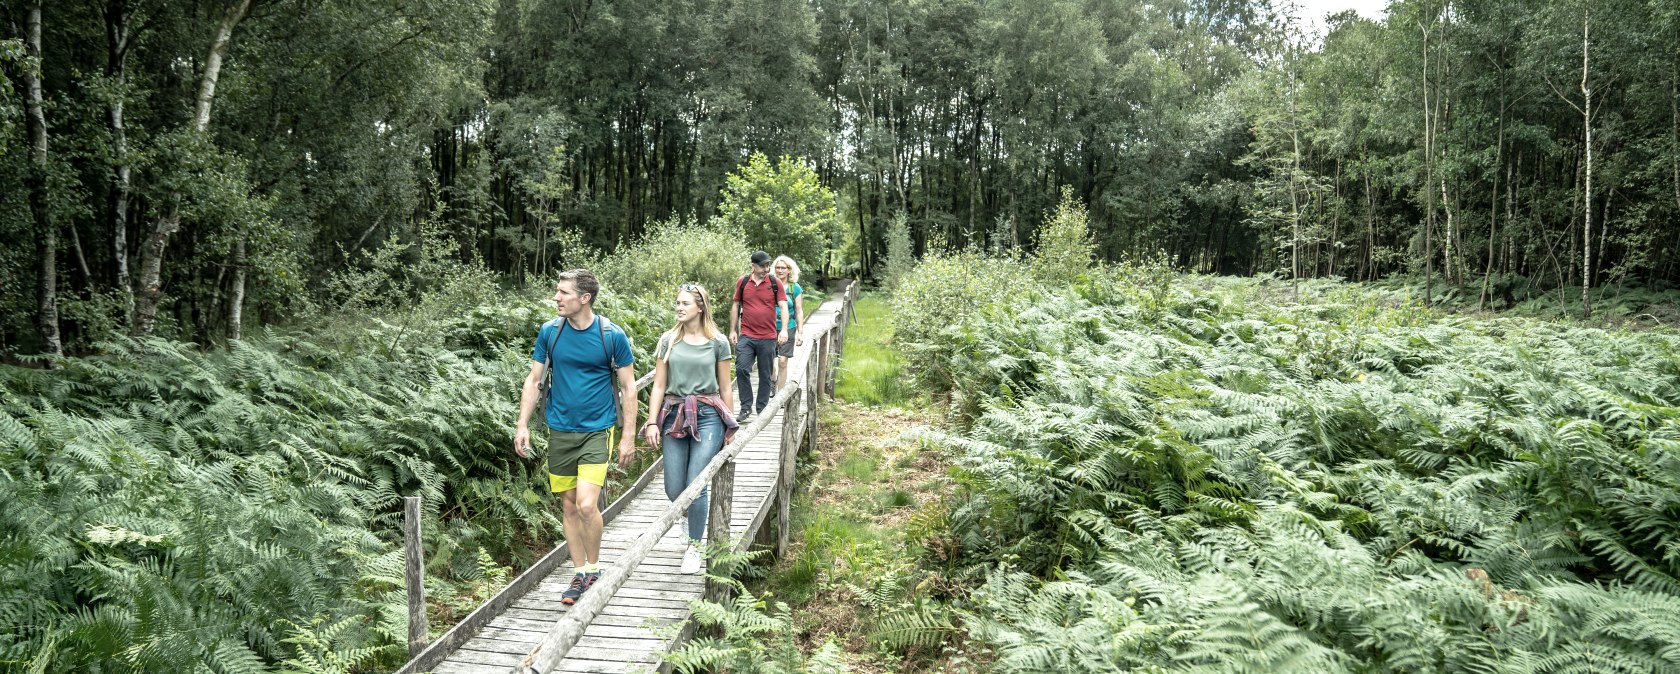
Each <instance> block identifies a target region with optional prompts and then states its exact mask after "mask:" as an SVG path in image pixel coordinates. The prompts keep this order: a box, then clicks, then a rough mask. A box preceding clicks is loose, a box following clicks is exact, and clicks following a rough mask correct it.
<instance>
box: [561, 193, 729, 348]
mask: <svg viewBox="0 0 1680 674" xmlns="http://www.w3.org/2000/svg"><path fill="white" fill-rule="evenodd" d="M749 252H750V251H748V250H747V247H746V244H744V243H742V239H741V232H740V230H739V229H737V228H735V227H733V226H730V225H728V224H725V223H719V222H717V221H713V223H712V224H710V225H707V226H700V225H696V224H691V223H686V222H684V221H682V220H680V219H672V220H668V221H665V222H662V223H657V224H655V225H653V226H652V227H649V228H648V231H647V233H646V234H645V235H644V236H643V237H642V238H641V239H640V240H638V241H637V242H636V243H634V244H632V245H629V246H625V247H624V248H621V249H619V250H618V251H616V252H614V253H613V254H611V255H608V256H604V257H602V258H601V259H600V260H599V261H597V262H596V263H595V266H594V269H595V273H596V275H598V276H600V277H601V294H602V295H603V298H604V299H606V298H610V299H611V300H612V301H613V302H617V303H619V305H620V306H624V307H628V308H629V310H628V311H624V310H620V311H618V312H615V313H609V315H612V316H613V320H618V315H619V314H630V315H638V316H639V315H644V314H645V315H650V316H659V317H660V318H659V321H658V322H657V323H656V324H655V325H649V326H647V327H648V328H649V329H650V330H651V331H649V332H645V333H643V332H638V333H636V334H648V335H650V336H651V335H657V334H658V333H659V332H663V331H664V330H666V329H669V328H670V327H671V323H672V322H673V321H675V320H676V319H675V314H673V313H672V310H671V302H672V301H673V300H674V299H675V297H676V292H677V286H678V285H680V284H682V283H691V282H692V283H699V284H700V285H701V286H703V287H705V288H706V291H707V292H708V293H711V296H712V317H713V318H714V319H717V320H718V321H719V322H718V325H719V327H720V328H723V329H727V327H728V323H727V322H726V321H727V320H728V316H729V298H730V297H732V296H733V294H734V292H735V280H736V279H738V278H740V277H741V275H742V274H745V273H747V272H748V271H749V269H750V267H751V265H750V264H749V263H748V261H747V256H748V255H749ZM603 313H606V309H605V307H603ZM638 327H640V326H638ZM650 339H651V337H650ZM647 346H648V348H649V349H651V348H652V347H653V344H652V343H651V342H650V343H649V344H648V345H647Z"/></svg>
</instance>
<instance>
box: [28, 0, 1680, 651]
mask: <svg viewBox="0 0 1680 674" xmlns="http://www.w3.org/2000/svg"><path fill="white" fill-rule="evenodd" d="M1318 19H1322V20H1318ZM0 22H3V24H4V25H0V70H3V71H4V73H5V77H6V86H4V87H0V672H20V673H22V672H31V673H34V672H59V671H67V672H68V671H75V672H94V673H97V674H105V673H115V672H123V673H130V672H159V673H161V672H214V673H217V674H228V673H233V672H250V673H258V672H263V673H271V672H272V673H282V672H283V673H286V674H292V673H298V674H303V673H309V674H329V673H330V674H352V673H355V674H360V673H362V672H372V671H390V670H392V669H393V668H395V667H396V666H398V665H400V664H401V663H402V662H403V661H404V658H405V651H404V648H403V647H404V636H405V634H406V631H407V628H408V622H407V621H408V616H407V614H406V612H405V608H406V606H405V604H404V601H405V597H404V594H403V582H404V581H403V569H402V536H401V533H400V532H399V531H398V530H397V524H398V522H399V521H400V519H401V506H400V498H401V496H405V495H420V496H422V497H423V499H424V502H425V512H424V520H425V526H426V529H425V531H426V534H425V539H424V541H423V547H424V549H425V550H426V551H427V555H428V556H427V568H426V574H427V580H426V590H427V595H428V597H430V600H431V603H430V604H428V607H429V610H430V613H429V615H428V618H429V620H430V624H431V626H432V629H433V633H434V634H435V633H437V631H438V630H439V628H440V627H441V628H443V629H447V627H448V626H449V625H450V624H453V622H454V621H457V620H459V619H460V618H461V616H462V615H464V614H465V613H466V612H467V611H470V610H471V609H472V608H473V607H474V606H476V605H478V604H480V603H482V602H483V601H484V600H485V598H486V597H488V596H489V595H490V594H492V593H494V592H495V591H496V590H497V589H498V588H499V587H500V586H501V585H502V584H504V583H506V582H507V580H508V578H509V576H510V574H513V573H516V572H517V571H518V570H520V569H522V568H524V567H526V566H528V565H529V564H530V563H531V562H532V560H533V559H534V557H535V556H536V555H538V554H541V553H542V552H544V551H545V550H547V549H549V548H550V547H551V546H554V545H557V542H556V536H557V532H558V530H559V528H560V526H559V525H560V523H559V517H558V510H557V507H556V506H554V504H553V503H552V502H551V499H549V498H548V497H547V496H546V495H545V494H543V493H540V492H541V490H542V485H543V484H545V482H544V478H543V476H542V475H541V470H540V468H538V466H537V464H535V463H521V462H519V461H517V460H516V459H515V458H514V456H513V455H512V453H511V452H510V451H508V448H507V447H506V444H507V438H508V437H510V434H511V425H512V423H513V421H514V418H513V415H514V409H515V407H514V406H515V405H516V403H517V397H518V391H517V382H518V380H519V378H520V377H521V376H522V373H523V372H524V370H525V369H526V368H527V367H528V364H529V353H530V351H529V348H530V342H529V340H530V337H531V335H532V333H533V331H534V329H535V326H536V325H538V324H539V323H540V322H541V321H543V320H546V319H547V318H550V317H552V308H551V307H550V306H548V305H547V304H545V303H544V298H546V297H547V296H548V294H549V293H550V292H551V291H552V288H551V287H550V284H549V281H550V280H551V279H552V278H553V276H554V275H555V274H556V273H557V272H559V271H562V270H564V269H567V268H572V267H578V266H585V267H589V268H592V269H594V270H596V271H597V272H599V274H600V276H601V279H602V281H603V287H604V288H605V291H604V293H603V295H602V297H601V298H600V300H601V301H600V310H601V312H602V313H603V314H604V315H608V316H611V317H612V320H613V321H615V322H616V323H618V324H620V325H622V326H623V327H624V328H625V329H626V330H627V332H628V333H629V334H630V335H632V337H633V341H634V344H635V348H636V350H637V355H638V356H639V357H641V358H642V359H645V358H646V356H647V353H646V352H647V350H648V349H649V348H650V347H651V346H652V344H653V335H656V334H657V333H658V331H660V330H662V329H664V328H665V327H667V326H668V325H669V321H670V320H671V313H670V311H671V310H670V301H671V298H670V297H669V294H668V291H669V289H670V288H673V287H675V285H676V284H677V283H680V282H689V281H693V282H699V283H701V284H703V285H705V286H707V287H709V288H712V289H713V293H714V295H715V294H716V293H717V292H718V289H722V288H726V287H728V286H729V284H731V283H732V282H733V280H734V279H735V278H736V276H737V275H739V274H740V273H742V272H743V271H745V268H744V267H745V260H746V257H747V252H748V251H751V250H754V249H759V248H763V249H768V250H772V251H775V252H778V253H780V252H786V253H788V254H790V255H792V256H793V257H794V258H796V259H797V260H799V261H800V263H801V264H802V265H804V267H805V274H806V276H807V277H808V279H809V281H808V283H807V285H808V286H809V288H810V290H811V292H812V295H813V297H812V298H811V299H810V300H807V301H808V302H811V303H813V304H814V303H817V302H820V300H821V299H822V296H823V290H822V289H821V286H823V285H824V284H823V281H825V280H829V279H837V278H842V277H847V278H853V279H858V280H859V281H861V282H863V283H864V284H865V286H866V287H867V288H868V290H867V291H866V294H865V297H864V300H862V301H861V303H860V306H861V307H864V309H862V310H861V311H862V312H863V313H865V314H868V315H869V316H870V317H871V320H873V321H875V322H874V323H870V324H867V325H866V327H860V328H856V331H857V334H858V335H859V336H858V337H857V338H856V340H857V341H856V344H857V346H856V347H854V348H851V350H849V351H848V352H847V353H846V354H845V360H843V361H842V364H841V366H840V370H841V374H840V375H839V377H840V379H841V381H840V383H839V386H838V388H839V391H840V393H839V394H837V396H838V398H839V399H840V400H842V401H843V402H844V404H843V405H835V406H834V409H833V410H831V411H830V412H827V413H825V414H826V415H828V416H825V417H824V418H823V419H822V424H823V428H824V430H823V432H824V433H830V434H832V436H833V437H834V438H836V446H837V449H836V452H837V454H836V455H835V456H832V457H823V456H818V457H814V458H811V459H809V461H811V462H812V463H811V464H801V466H800V469H799V470H800V471H801V478H802V480H803V481H804V482H803V483H802V486H801V489H806V488H810V495H809V496H806V497H803V498H805V499H806V500H805V501H803V502H802V504H803V507H802V509H801V511H800V512H799V513H796V515H795V517H796V519H795V520H794V522H793V524H794V528H795V529H796V534H795V538H796V544H795V547H794V550H795V552H794V553H791V554H790V558H789V559H786V560H779V561H777V562H776V563H775V566H768V567H763V566H751V565H749V566H748V567H747V570H746V571H744V572H743V573H744V574H746V575H747V576H751V578H749V579H748V582H747V584H745V585H742V586H741V587H742V588H744V589H746V592H744V593H743V594H741V595H740V596H739V597H738V598H736V599H732V600H729V601H728V602H726V603H725V604H722V605H714V606H711V608H710V610H707V611H702V612H701V613H700V615H703V616H706V617H708V619H710V620H711V621H712V624H711V625H709V627H710V628H713V630H714V631H713V632H712V634H714V636H713V637H708V638H705V639H701V640H698V641H696V642H693V643H692V644H690V647H689V648H687V649H686V650H683V651H680V652H678V653H674V654H672V655H671V656H670V660H669V662H671V663H672V664H673V665H674V666H676V667H677V669H679V670H681V671H685V672H686V671H706V670H718V669H725V670H728V671H735V672H790V673H791V672H838V671H846V669H847V668H848V667H860V668H861V669H863V670H864V671H870V672H875V671H894V672H923V671H953V672H977V671H995V672H1063V671H1079V672H1106V671H1113V672H1122V671H1155V672H1177V671H1185V672H1237V671H1254V672H1283V671H1312V672H1336V671H1350V672H1443V673H1444V672H1462V671H1486V672H1534V673H1541V672H1601V671H1603V672H1650V671H1665V672H1666V671H1680V650H1677V648H1676V647H1675V644H1676V643H1680V623H1677V622H1676V621H1677V620H1680V619H1677V617H1676V616H1680V599H1677V597H1680V547H1677V546H1680V543H1677V541H1680V530H1676V524H1675V523H1676V522H1680V483H1677V481H1676V477H1675V476H1676V475H1680V463H1677V458H1676V452H1677V451H1680V412H1677V409H1680V407H1677V405H1680V402H1677V401H1680V342H1676V339H1675V337H1674V332H1673V326H1674V324H1675V323H1676V321H1680V302H1677V301H1676V300H1675V297H1676V296H1680V292H1676V290H1677V289H1676V285H1680V262H1677V261H1680V4H1677V3H1673V2H1669V1H1667V0H1546V1H1538V0H1394V1H1393V2H1390V3H1389V4H1388V6H1387V8H1386V12H1385V13H1384V14H1383V18H1381V19H1377V20H1374V19H1370V18H1366V17H1362V16H1360V15H1358V14H1355V13H1353V12H1343V13H1339V14H1335V15H1332V16H1329V17H1309V16H1305V15H1304V13H1303V10H1302V9H1301V8H1300V7H1299V6H1297V5H1295V4H1294V3H1292V2H1288V1H1287V0H1272V1H1269V2H1268V1H1266V0H1259V1H1254V2H1245V1H1241V0H1159V1H1149V2H1145V1H1142V0H1031V1H1028V0H808V1H801V0H727V1H723V2H697V1H684V0H666V1H654V0H613V1H611V2H607V1H597V0H546V1H541V2H539V1H537V0H54V1H53V2H46V1H45V0H0ZM714 309H716V310H717V314H718V315H717V316H716V318H726V317H725V316H724V314H723V307H714ZM1537 316H1538V317H1539V318H1536V317H1537ZM871 340H874V341H871ZM640 371H641V370H638V372H640ZM906 419H914V420H915V422H916V423H915V424H912V423H911V422H910V421H905V420H906ZM882 420H889V421H882ZM877 423H880V424H884V425H885V426H893V427H894V428H898V427H899V426H904V427H906V428H905V429H903V432H902V433H898V432H896V431H895V433H894V434H892V435H891V436H890V437H888V438H887V439H870V440H868V441H867V442H866V441H863V440H859V439H857V438H855V437H851V436H849V435H848V434H855V433H857V432H859V431H858V429H863V428H873V427H874V425H876V424H877ZM911 425H914V426H915V427H914V428H908V427H909V426H911ZM845 443H852V444H845ZM871 443H874V444H871ZM882 447H887V448H889V449H890V451H891V452H897V454H894V455H893V456H892V457H887V456H886V454H885V453H883V452H888V451H889V450H888V449H882ZM871 452H873V453H875V454H871ZM889 459H890V460H889ZM644 460H645V459H644ZM900 474H903V475H913V476H916V479H917V480H919V481H918V482H915V483H914V484H912V483H911V482H909V481H907V480H908V478H903V477H901V476H900ZM836 475H838V476H839V477H834V476H836ZM831 479H832V480H838V481H839V482H838V483H837V484H839V485H840V486H839V487H835V488H833V489H830V488H829V486H827V485H829V482H828V481H829V480H831ZM848 481H849V482H848ZM872 482H879V483H881V484H887V485H889V486H890V489H885V490H883V491H882V492H881V493H879V494H877V493H873V492H867V493H865V492H858V493H852V492H846V491H845V489H846V488H850V489H853V490H854V492H855V491H856V490H858V489H859V487H858V484H859V483H862V484H871V483H872ZM846 493H852V496H854V497H856V499H857V503H841V504H840V505H839V506H836V504H835V502H834V499H836V498H840V497H837V496H835V494H841V495H842V496H844V494H846ZM825 499H827V500H826V501H825ZM836 508H837V509H836ZM872 527H876V528H872ZM755 574H756V575H755ZM835 605H843V606H846V607H847V609H846V612H845V615H844V616H841V618H842V619H840V620H837V621H836V620H834V618H835V616H834V615H833V614H823V613H821V612H820V611H813V610H812V607H813V606H816V607H824V606H835ZM836 625H838V626H836Z"/></svg>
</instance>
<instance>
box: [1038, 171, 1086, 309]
mask: <svg viewBox="0 0 1680 674" xmlns="http://www.w3.org/2000/svg"><path fill="white" fill-rule="evenodd" d="M1090 230H1091V217H1090V214H1089V213H1087V212H1086V211H1085V204H1083V203H1080V201H1079V200H1078V199H1076V198H1074V196H1073V188H1071V187H1063V188H1062V199H1061V201H1060V202H1058V203H1057V204H1056V213H1055V215H1052V216H1051V217H1050V218H1048V219H1046V220H1045V221H1044V224H1043V225H1041V226H1040V227H1039V229H1038V252H1037V254H1035V255H1034V256H1033V262H1032V270H1033V273H1034V274H1036V275H1037V276H1038V277H1039V278H1040V279H1043V280H1044V282H1045V283H1049V284H1052V285H1056V284H1063V283H1071V282H1073V280H1074V279H1077V278H1079V275H1080V274H1083V273H1085V270H1087V269H1090V267H1091V263H1092V261H1094V260H1095V259H1096V251H1097V244H1096V243H1095V242H1094V241H1092V240H1091V231H1090Z"/></svg>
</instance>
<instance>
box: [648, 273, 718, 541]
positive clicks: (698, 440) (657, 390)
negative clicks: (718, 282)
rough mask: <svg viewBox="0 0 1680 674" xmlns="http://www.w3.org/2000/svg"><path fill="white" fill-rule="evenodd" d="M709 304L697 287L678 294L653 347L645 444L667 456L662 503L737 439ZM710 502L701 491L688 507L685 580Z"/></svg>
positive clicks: (683, 288) (687, 285) (690, 286)
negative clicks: (673, 314) (670, 323)
mask: <svg viewBox="0 0 1680 674" xmlns="http://www.w3.org/2000/svg"><path fill="white" fill-rule="evenodd" d="M711 306H712V302H711V296H710V295H708V294H707V293H706V289H705V288H702V287H700V285H698V284H694V283H684V284H682V286H680V287H679V288H678V289H677V303H676V310H677V324H676V326H674V327H672V328H671V329H670V330H667V331H666V332H665V334H663V335H660V337H659V345H658V346H656V347H654V352H653V359H654V369H653V387H652V389H651V390H650V391H649V394H648V413H649V414H650V415H652V417H653V418H652V419H650V420H649V421H648V422H647V424H645V425H643V426H642V429H641V430H642V439H643V440H645V441H647V443H648V444H649V445H658V446H659V447H660V449H661V450H662V451H663V452H664V463H665V496H666V497H667V498H669V499H671V500H673V501H675V500H677V497H678V496H681V495H682V493H683V491H684V490H686V489H688V485H689V484H692V483H693V482H694V479H695V478H696V477H698V476H699V475H700V473H701V471H704V470H705V469H706V464H709V463H711V462H712V457H714V456H717V453H718V451H719V450H721V449H723V446H724V445H725V444H727V443H728V442H729V439H730V438H732V437H734V435H735V429H736V428H738V427H739V425H738V424H736V423H735V416H734V415H733V414H731V413H730V410H733V409H735V404H734V401H733V400H731V399H730V398H731V397H732V396H731V394H732V392H733V391H734V390H735V388H734V387H733V386H730V381H729V373H730V371H731V367H730V365H731V364H730V362H729V361H731V360H733V359H734V355H733V354H731V353H730V352H729V340H728V339H726V338H725V337H724V336H723V335H720V334H718V331H717V326H716V325H714V324H713V323H712V311H711ZM710 507H711V498H710V496H709V494H707V493H706V492H705V491H701V492H700V498H697V499H695V500H694V503H692V504H690V505H689V506H688V539H689V544H688V549H687V550H685V551H684V552H683V560H682V567H681V570H682V572H683V573H690V574H693V573H699V572H700V566H701V561H702V560H701V557H700V551H699V550H698V549H697V547H698V545H699V544H700V539H701V538H703V537H704V536H705V535H706V513H707V512H708V509H709V508H710Z"/></svg>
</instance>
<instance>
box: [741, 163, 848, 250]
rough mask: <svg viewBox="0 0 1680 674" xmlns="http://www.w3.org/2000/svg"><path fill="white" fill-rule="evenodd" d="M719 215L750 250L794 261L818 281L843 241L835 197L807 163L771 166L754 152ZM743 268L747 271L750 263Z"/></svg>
mask: <svg viewBox="0 0 1680 674" xmlns="http://www.w3.org/2000/svg"><path fill="white" fill-rule="evenodd" d="M718 212H719V217H720V219H721V220H722V221H723V223H724V224H725V225H726V226H727V227H729V228H731V229H734V230H736V231H739V232H741V233H743V234H744V235H745V236H746V242H747V245H749V246H751V247H752V248H755V249H760V250H764V251H766V252H769V253H770V255H771V256H776V255H787V256H789V257H792V258H793V259H794V260H795V261H797V262H798V263H799V264H800V265H801V266H802V267H803V268H804V269H806V270H809V272H810V273H811V274H812V275H813V276H814V275H815V272H816V271H817V270H819V269H821V268H822V264H823V262H824V261H826V260H827V259H828V254H829V251H830V250H831V249H833V248H834V247H835V245H836V244H837V243H838V242H839V239H840V211H839V210H838V208H837V207H836V203H835V198H834V192H833V191H831V190H829V189H828V188H827V187H824V186H823V184H822V181H820V180H818V178H817V172H816V171H815V170H813V169H812V168H811V167H810V166H808V165H806V163H805V162H804V160H801V159H795V158H793V157H787V156H783V157H782V158H780V159H778V160H776V162H775V164H774V165H772V164H771V162H770V159H769V158H768V157H765V156H764V155H763V154H762V153H753V155H752V157H750V158H748V159H747V163H746V164H744V165H742V166H741V167H740V168H739V169H738V170H737V172H735V173H731V174H729V176H728V184H727V185H726V186H725V187H724V188H723V203H722V204H720V205H719V206H718ZM740 264H741V266H742V269H743V270H744V269H745V267H746V262H745V258H742V261H741V263H740Z"/></svg>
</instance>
